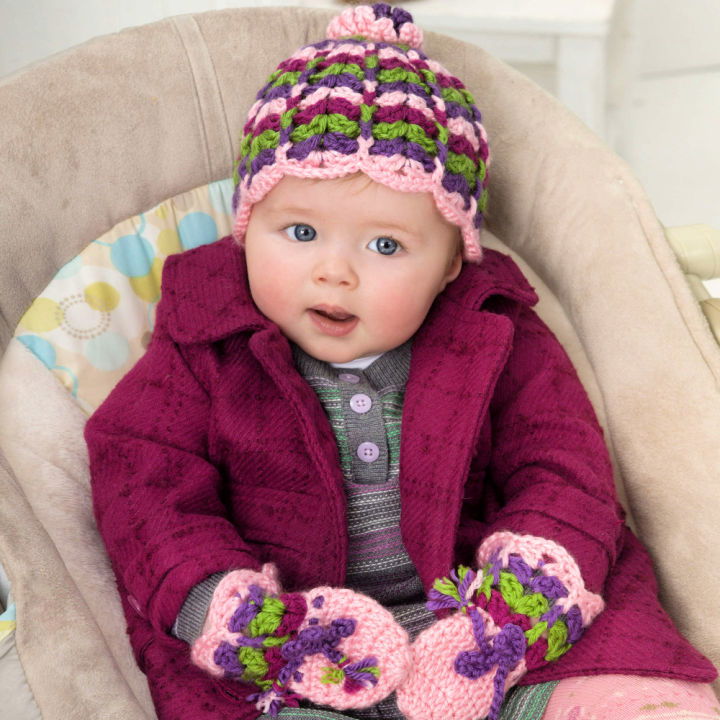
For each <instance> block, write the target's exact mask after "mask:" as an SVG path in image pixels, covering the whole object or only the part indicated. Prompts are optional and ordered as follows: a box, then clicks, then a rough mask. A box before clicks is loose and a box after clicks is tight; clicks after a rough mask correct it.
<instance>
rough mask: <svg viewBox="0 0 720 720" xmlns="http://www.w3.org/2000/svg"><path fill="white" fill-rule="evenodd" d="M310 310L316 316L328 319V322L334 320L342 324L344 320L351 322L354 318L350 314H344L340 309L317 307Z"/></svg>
mask: <svg viewBox="0 0 720 720" xmlns="http://www.w3.org/2000/svg"><path fill="white" fill-rule="evenodd" d="M310 310H311V311H312V312H315V313H317V314H318V315H321V316H322V317H325V318H329V319H330V320H335V321H337V322H344V321H346V320H351V319H352V318H354V317H355V316H354V315H353V314H352V313H349V312H346V311H345V310H343V309H342V308H328V307H326V306H318V307H314V308H310Z"/></svg>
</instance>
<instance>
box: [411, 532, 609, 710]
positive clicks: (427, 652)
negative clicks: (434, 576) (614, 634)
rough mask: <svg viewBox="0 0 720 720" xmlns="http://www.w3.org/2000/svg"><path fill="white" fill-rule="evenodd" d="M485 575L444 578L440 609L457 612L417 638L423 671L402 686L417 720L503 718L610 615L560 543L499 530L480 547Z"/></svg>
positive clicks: (433, 603)
mask: <svg viewBox="0 0 720 720" xmlns="http://www.w3.org/2000/svg"><path fill="white" fill-rule="evenodd" d="M477 562H478V565H479V567H481V568H482V570H479V571H478V572H477V573H476V572H474V571H473V570H471V569H470V568H467V567H463V566H460V567H459V568H458V570H457V571H453V572H452V573H451V578H442V579H440V580H436V581H435V584H434V587H433V589H432V590H431V591H430V594H429V598H430V600H429V602H428V607H429V608H430V609H431V610H438V609H447V608H450V609H457V610H458V611H459V612H457V613H455V614H454V615H451V616H449V617H446V618H444V619H442V620H439V621H438V622H437V623H435V624H434V625H432V626H431V627H429V628H428V629H427V630H425V631H424V632H422V633H420V635H419V636H418V637H417V638H416V640H415V642H414V643H413V645H412V651H413V659H412V667H413V670H412V672H411V674H410V676H409V677H408V679H407V680H406V681H405V682H404V683H403V684H402V685H401V687H400V688H398V691H397V702H398V707H399V709H400V711H401V712H402V713H403V714H404V715H405V717H406V718H408V720H476V718H484V717H486V716H487V717H488V718H490V720H497V718H498V716H499V714H500V708H501V706H502V702H503V699H504V697H505V692H506V691H507V690H508V689H509V688H510V687H512V686H513V685H515V684H516V683H517V682H518V680H519V679H520V678H521V677H522V676H523V675H524V674H525V673H526V672H527V671H528V670H531V669H533V668H536V667H540V666H542V665H545V664H546V663H548V662H552V661H553V660H557V659H558V658H559V657H561V656H562V655H564V654H565V653H566V652H567V651H568V650H569V649H570V648H571V647H572V645H573V644H574V643H575V642H577V640H579V639H580V637H581V636H582V633H583V631H584V628H585V627H587V626H588V625H589V624H590V623H591V622H592V621H593V620H594V618H595V617H596V616H597V615H598V613H600V612H601V611H602V609H603V607H604V603H603V600H602V598H601V597H600V596H599V595H595V594H593V593H591V592H588V591H587V590H585V586H584V584H583V581H582V577H581V575H580V571H579V569H578V567H577V564H576V563H575V561H574V560H573V558H572V557H571V556H570V554H569V553H568V552H567V551H566V550H565V549H564V548H562V547H561V546H560V545H558V544H557V543H554V542H552V541H550V540H545V539H543V538H538V537H534V536H531V535H515V534H513V533H510V532H499V533H495V534H493V535H491V536H490V537H489V538H488V539H487V540H485V542H483V544H482V545H481V546H480V548H479V550H478V554H477Z"/></svg>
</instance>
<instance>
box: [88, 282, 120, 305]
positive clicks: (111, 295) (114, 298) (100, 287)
mask: <svg viewBox="0 0 720 720" xmlns="http://www.w3.org/2000/svg"><path fill="white" fill-rule="evenodd" d="M84 294H85V302H86V303H87V304H88V305H89V306H90V307H91V308H92V309H93V310H98V311H100V312H111V311H112V310H114V309H115V308H116V307H117V306H118V304H119V303H120V293H119V292H118V291H117V290H116V289H115V288H114V287H113V286H112V285H110V284H109V283H106V282H95V283H93V284H92V285H88V286H87V287H86V288H85V293H84Z"/></svg>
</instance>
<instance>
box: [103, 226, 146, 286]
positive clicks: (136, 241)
mask: <svg viewBox="0 0 720 720" xmlns="http://www.w3.org/2000/svg"><path fill="white" fill-rule="evenodd" d="M110 259H111V260H112V264H113V265H114V266H115V267H116V268H117V269H118V270H119V271H120V272H121V273H122V274H123V275H126V276H127V277H131V278H135V277H144V276H145V275H147V274H148V273H149V272H150V270H151V268H152V263H153V260H154V259H155V250H154V249H153V246H152V245H151V244H150V243H149V242H148V241H147V240H146V239H145V238H144V237H142V236H141V235H123V236H122V237H121V238H118V239H117V240H116V241H115V242H114V243H113V246H112V248H111V249H110Z"/></svg>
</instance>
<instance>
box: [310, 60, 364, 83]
mask: <svg viewBox="0 0 720 720" xmlns="http://www.w3.org/2000/svg"><path fill="white" fill-rule="evenodd" d="M345 73H350V74H351V75H354V76H355V77H356V78H357V79H358V80H364V79H365V71H364V70H363V69H362V68H361V67H360V66H359V65H358V64H357V63H348V64H347V65H346V64H345V63H333V64H332V65H328V66H327V67H326V68H324V69H322V70H319V71H318V72H316V73H313V74H312V75H311V76H310V78H309V81H310V82H311V83H314V82H316V81H317V80H320V79H322V78H324V77H327V76H328V75H344V74H345Z"/></svg>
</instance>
